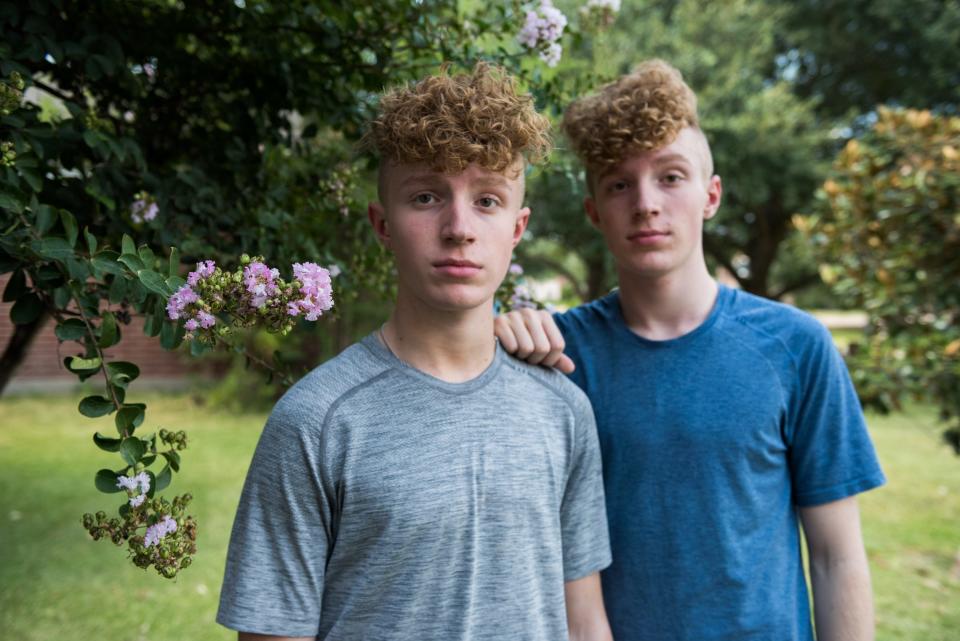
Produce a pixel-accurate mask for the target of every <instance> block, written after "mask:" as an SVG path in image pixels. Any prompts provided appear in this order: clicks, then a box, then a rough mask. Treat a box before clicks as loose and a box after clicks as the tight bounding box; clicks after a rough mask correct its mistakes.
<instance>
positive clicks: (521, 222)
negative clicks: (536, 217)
mask: <svg viewBox="0 0 960 641" xmlns="http://www.w3.org/2000/svg"><path fill="white" fill-rule="evenodd" d="M529 222H530V208H529V207H524V208H523V209H521V210H520V211H519V212H517V220H516V222H515V223H514V224H513V246H514V247H516V246H517V245H518V244H519V243H520V239H521V238H523V232H524V231H526V229H527V224H528V223H529Z"/></svg>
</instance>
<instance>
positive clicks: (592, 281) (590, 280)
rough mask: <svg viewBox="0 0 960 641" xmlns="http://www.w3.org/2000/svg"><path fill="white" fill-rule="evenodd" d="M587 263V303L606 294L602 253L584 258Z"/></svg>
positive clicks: (605, 270)
mask: <svg viewBox="0 0 960 641" xmlns="http://www.w3.org/2000/svg"><path fill="white" fill-rule="evenodd" d="M586 258H587V260H586V263H587V299H586V300H585V301H583V302H585V303H588V302H590V301H592V300H596V299H598V298H600V297H601V296H604V295H606V293H607V265H606V260H605V257H604V255H603V253H602V252H598V253H597V254H596V255H594V256H589V257H586Z"/></svg>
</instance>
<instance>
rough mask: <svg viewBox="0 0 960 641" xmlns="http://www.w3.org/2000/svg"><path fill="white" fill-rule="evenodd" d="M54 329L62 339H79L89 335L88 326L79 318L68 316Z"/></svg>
mask: <svg viewBox="0 0 960 641" xmlns="http://www.w3.org/2000/svg"><path fill="white" fill-rule="evenodd" d="M54 331H55V332H56V334H57V338H59V339H60V340H62V341H79V340H83V337H84V336H86V335H87V326H86V325H85V324H84V322H83V321H82V320H80V319H79V318H68V319H67V320H65V321H63V322H62V323H60V324H59V325H57V328H56V330H54Z"/></svg>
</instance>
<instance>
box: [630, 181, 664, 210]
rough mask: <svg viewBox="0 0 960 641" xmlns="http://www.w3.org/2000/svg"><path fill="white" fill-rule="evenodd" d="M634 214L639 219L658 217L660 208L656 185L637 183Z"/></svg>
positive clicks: (646, 182) (645, 182)
mask: <svg viewBox="0 0 960 641" xmlns="http://www.w3.org/2000/svg"><path fill="white" fill-rule="evenodd" d="M636 189H637V193H636V201H635V202H634V213H635V215H637V216H640V217H648V216H659V215H660V212H661V208H662V203H661V201H660V195H659V191H658V190H657V186H656V184H653V183H650V182H649V181H643V182H641V183H638V185H637V188H636Z"/></svg>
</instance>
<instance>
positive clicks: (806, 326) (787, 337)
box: [724, 290, 833, 355]
mask: <svg viewBox="0 0 960 641" xmlns="http://www.w3.org/2000/svg"><path fill="white" fill-rule="evenodd" d="M727 295H728V296H729V301H728V303H727V305H726V306H725V307H724V316H725V317H726V319H727V320H728V321H730V322H731V323H730V324H732V325H733V326H734V327H737V326H739V327H740V328H742V329H743V330H745V331H746V332H748V333H753V334H755V335H757V336H765V337H769V338H770V339H772V340H775V341H777V342H779V343H781V344H782V345H783V347H784V348H785V349H787V350H788V351H789V352H790V353H792V354H795V355H798V354H802V353H805V352H808V351H809V350H810V349H811V348H813V347H816V348H818V349H822V348H824V347H829V348H831V349H832V348H833V340H832V337H831V335H830V331H829V330H828V329H827V328H826V327H825V326H824V325H823V323H821V322H820V321H819V320H817V319H816V318H815V317H814V316H813V315H812V314H810V313H808V312H805V311H803V310H802V309H798V308H796V307H793V306H792V305H787V304H785V303H780V302H777V301H773V300H769V299H767V298H763V297H761V296H756V295H754V294H750V293H748V292H744V291H742V290H728V292H727Z"/></svg>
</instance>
